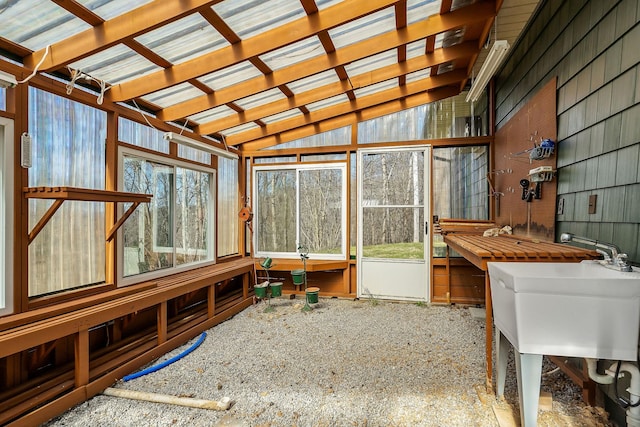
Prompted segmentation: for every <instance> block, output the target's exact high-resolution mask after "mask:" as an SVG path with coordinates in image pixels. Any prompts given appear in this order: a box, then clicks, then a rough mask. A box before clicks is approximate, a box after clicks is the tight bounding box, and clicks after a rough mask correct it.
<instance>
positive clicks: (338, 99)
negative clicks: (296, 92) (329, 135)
mask: <svg viewBox="0 0 640 427" xmlns="http://www.w3.org/2000/svg"><path fill="white" fill-rule="evenodd" d="M343 102H349V98H348V97H347V95H345V94H340V95H336V96H332V97H331V98H327V99H323V100H322V101H318V102H314V103H312V104H307V109H308V110H309V111H317V110H321V109H323V108H327V107H331V106H333V105H338V104H341V103H343Z"/></svg>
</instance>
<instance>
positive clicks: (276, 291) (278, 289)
mask: <svg viewBox="0 0 640 427" xmlns="http://www.w3.org/2000/svg"><path fill="white" fill-rule="evenodd" d="M270 286H271V297H274V298H275V297H279V296H281V295H282V282H273V283H271V285H270Z"/></svg>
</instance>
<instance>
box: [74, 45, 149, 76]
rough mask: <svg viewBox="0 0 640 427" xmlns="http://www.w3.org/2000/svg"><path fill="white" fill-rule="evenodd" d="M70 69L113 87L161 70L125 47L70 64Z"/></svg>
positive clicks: (119, 46)
mask: <svg viewBox="0 0 640 427" xmlns="http://www.w3.org/2000/svg"><path fill="white" fill-rule="evenodd" d="M70 67H71V68H73V69H76V70H81V71H83V72H85V73H87V74H89V75H90V76H91V77H95V78H97V79H100V80H104V81H106V82H107V83H109V84H112V85H113V84H118V83H122V82H123V81H126V80H130V79H134V78H138V77H141V76H143V75H145V74H149V73H151V72H153V71H157V70H160V69H161V67H158V66H157V65H155V64H154V63H152V62H151V61H149V60H147V59H146V58H145V57H143V56H142V55H138V53H136V52H135V51H133V50H131V49H129V48H128V47H126V46H124V45H116V46H114V47H111V48H109V49H106V50H103V51H101V52H99V53H97V54H95V55H91V56H89V57H87V58H84V59H81V60H79V61H76V62H74V63H72V64H70Z"/></svg>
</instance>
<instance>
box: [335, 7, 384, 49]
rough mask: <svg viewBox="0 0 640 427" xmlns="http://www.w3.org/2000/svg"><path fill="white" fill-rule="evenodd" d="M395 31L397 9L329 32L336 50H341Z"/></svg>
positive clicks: (358, 20)
mask: <svg viewBox="0 0 640 427" xmlns="http://www.w3.org/2000/svg"><path fill="white" fill-rule="evenodd" d="M395 29H396V13H395V9H394V8H393V7H388V8H386V9H382V10H380V11H378V12H375V13H372V14H370V15H367V16H365V17H363V18H360V19H356V20H355V21H351V22H349V23H347V24H344V25H341V26H339V27H337V28H334V29H332V30H329V35H330V36H331V40H332V41H333V44H334V46H335V47H336V49H340V48H342V47H345V46H348V45H350V44H353V43H357V42H359V41H362V40H365V39H369V38H372V37H375V36H377V35H380V34H383V33H386V32H388V31H395Z"/></svg>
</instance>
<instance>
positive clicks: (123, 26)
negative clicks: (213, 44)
mask: <svg viewBox="0 0 640 427" xmlns="http://www.w3.org/2000/svg"><path fill="white" fill-rule="evenodd" d="M220 1H222V0H191V1H189V2H182V1H180V2H173V1H171V2H167V1H164V0H155V1H153V2H151V3H147V4H145V5H143V6H140V7H138V8H136V9H133V10H131V11H129V12H127V13H123V14H122V15H119V16H116V17H115V18H113V19H110V20H108V21H105V22H104V23H103V24H101V25H98V26H96V27H93V28H89V29H88V30H85V31H82V32H80V33H78V34H75V35H73V36H70V37H67V38H66V39H64V40H61V41H59V42H57V43H53V44H52V45H51V46H50V47H49V49H50V51H49V54H48V55H47V57H46V58H45V59H44V61H43V63H42V64H41V65H40V71H51V70H56V69H58V68H61V67H64V66H65V65H67V64H69V63H71V62H74V61H77V60H80V59H82V58H86V57H87V56H90V55H93V54H94V53H97V52H99V51H101V50H105V49H108V48H110V47H112V46H115V45H116V44H118V43H122V42H123V41H124V40H127V39H131V38H134V37H136V36H139V35H140V34H143V33H146V32H149V31H151V30H154V29H156V28H159V27H161V26H163V25H166V24H168V23H170V22H172V21H175V20H177V19H180V18H182V17H184V16H186V15H189V14H191V13H194V12H196V11H198V10H199V9H201V8H204V7H210V6H211V5H214V4H216V3H219V2H220ZM45 51H46V49H40V50H37V51H35V52H33V53H32V54H31V55H28V56H26V57H25V60H24V64H25V67H27V68H30V69H33V67H34V66H35V65H36V64H37V63H38V62H39V61H40V60H41V59H42V57H43V56H44V54H45ZM160 89H162V88H160ZM131 98H134V97H131ZM131 98H129V99H131Z"/></svg>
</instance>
